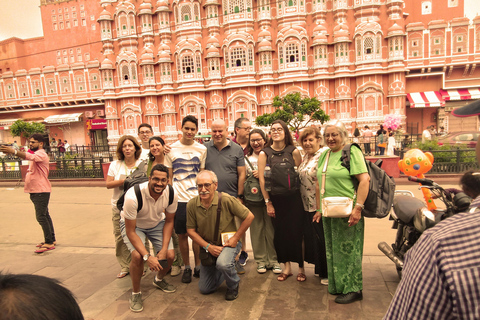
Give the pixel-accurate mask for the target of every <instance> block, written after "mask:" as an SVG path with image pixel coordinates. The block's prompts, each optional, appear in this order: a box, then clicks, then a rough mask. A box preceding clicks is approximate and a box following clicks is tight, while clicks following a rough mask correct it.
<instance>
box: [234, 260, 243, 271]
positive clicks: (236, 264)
mask: <svg viewBox="0 0 480 320" xmlns="http://www.w3.org/2000/svg"><path fill="white" fill-rule="evenodd" d="M235 269H236V270H237V274H244V273H245V269H244V268H243V266H242V265H241V264H240V262H238V261H237V262H235Z"/></svg>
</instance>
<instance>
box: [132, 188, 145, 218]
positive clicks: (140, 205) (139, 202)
mask: <svg viewBox="0 0 480 320" xmlns="http://www.w3.org/2000/svg"><path fill="white" fill-rule="evenodd" d="M133 190H134V191H135V195H136V196H137V213H139V212H140V210H142V208H143V197H142V192H141V191H140V185H138V184H136V185H134V186H133Z"/></svg>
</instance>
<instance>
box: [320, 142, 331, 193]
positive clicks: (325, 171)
mask: <svg viewBox="0 0 480 320" xmlns="http://www.w3.org/2000/svg"><path fill="white" fill-rule="evenodd" d="M330 152H331V150H328V152H327V156H326V158H325V164H324V165H323V169H322V189H321V190H320V196H321V198H323V194H324V193H325V179H326V177H325V175H326V173H327V167H328V159H329V158H330Z"/></svg>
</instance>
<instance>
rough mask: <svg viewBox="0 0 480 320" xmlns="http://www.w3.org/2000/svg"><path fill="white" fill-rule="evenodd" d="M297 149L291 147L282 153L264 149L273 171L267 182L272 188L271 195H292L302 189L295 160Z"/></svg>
mask: <svg viewBox="0 0 480 320" xmlns="http://www.w3.org/2000/svg"><path fill="white" fill-rule="evenodd" d="M295 149H296V148H295V147H294V146H291V145H290V146H287V147H285V148H284V149H283V150H282V151H275V150H273V149H272V148H270V147H268V148H265V149H263V152H265V154H266V155H267V164H268V165H270V170H271V175H270V179H269V180H270V181H266V184H268V185H269V186H270V188H271V191H269V193H270V194H272V195H291V194H294V193H295V192H297V191H298V190H299V189H300V179H299V177H298V172H297V167H296V165H295V160H294V159H293V151H294V150H295Z"/></svg>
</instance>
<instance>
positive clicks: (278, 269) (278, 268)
mask: <svg viewBox="0 0 480 320" xmlns="http://www.w3.org/2000/svg"><path fill="white" fill-rule="evenodd" d="M272 271H273V273H275V274H280V273H282V268H280V266H279V265H278V264H277V265H274V266H273V268H272Z"/></svg>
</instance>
